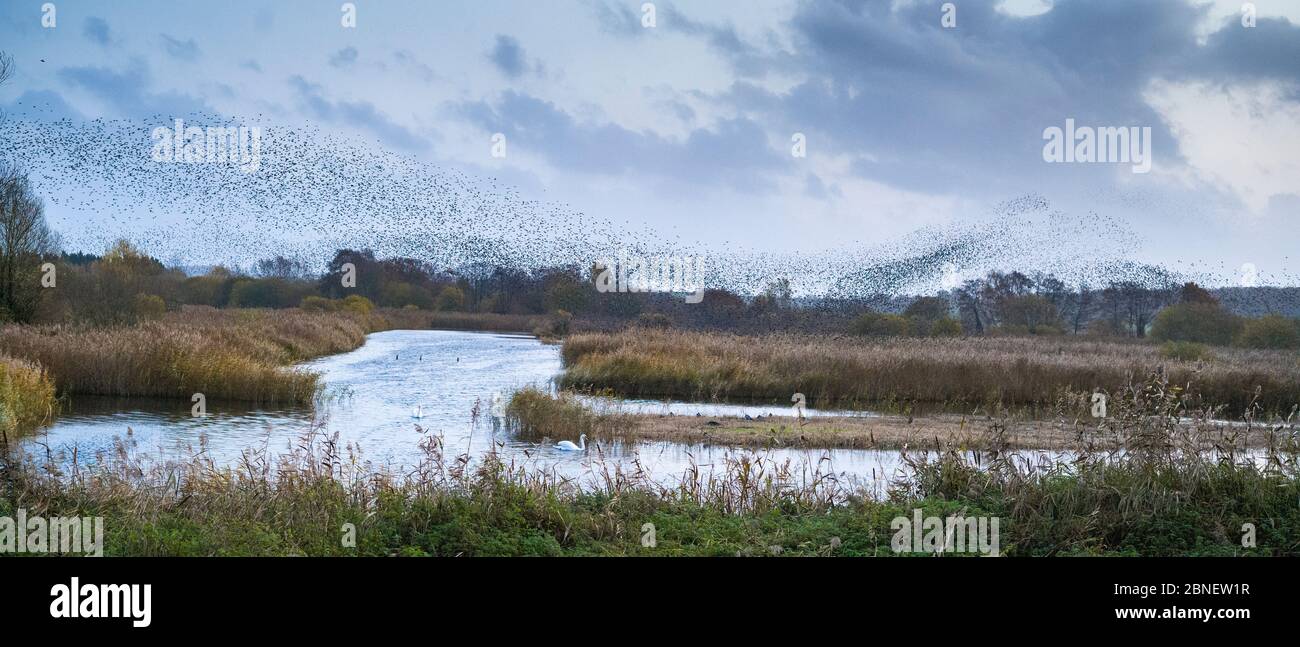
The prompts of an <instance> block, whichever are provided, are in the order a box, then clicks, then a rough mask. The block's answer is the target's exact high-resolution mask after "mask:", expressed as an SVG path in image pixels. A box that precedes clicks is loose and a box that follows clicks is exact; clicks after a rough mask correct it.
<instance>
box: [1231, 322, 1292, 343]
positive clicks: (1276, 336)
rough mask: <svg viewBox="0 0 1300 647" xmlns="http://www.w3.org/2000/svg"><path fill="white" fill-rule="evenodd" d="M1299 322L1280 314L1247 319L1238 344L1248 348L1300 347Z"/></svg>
mask: <svg viewBox="0 0 1300 647" xmlns="http://www.w3.org/2000/svg"><path fill="white" fill-rule="evenodd" d="M1298 323H1300V322H1297V321H1296V320H1295V319H1287V318H1286V317H1283V316H1280V315H1268V316H1264V317H1260V318H1259V319H1247V320H1246V323H1245V324H1244V325H1243V326H1242V328H1241V332H1240V333H1239V334H1238V335H1237V345H1238V346H1245V347H1246V348H1275V349H1290V348H1300V325H1297V324H1298Z"/></svg>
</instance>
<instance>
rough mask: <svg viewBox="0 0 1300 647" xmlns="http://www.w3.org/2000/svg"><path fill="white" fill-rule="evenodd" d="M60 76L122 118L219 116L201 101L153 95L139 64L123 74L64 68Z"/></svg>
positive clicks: (170, 94) (146, 73)
mask: <svg viewBox="0 0 1300 647" xmlns="http://www.w3.org/2000/svg"><path fill="white" fill-rule="evenodd" d="M57 76H58V78H59V79H60V80H62V81H63V82H64V83H66V84H67V85H69V86H71V87H74V88H77V89H80V90H83V91H85V92H88V93H90V94H91V95H93V96H95V97H96V98H97V99H99V100H100V101H103V102H104V103H106V104H107V105H109V106H110V107H112V108H113V109H114V110H116V111H117V112H118V114H119V115H121V116H123V117H128V118H130V117H146V116H163V117H166V118H171V117H194V116H200V117H202V116H210V115H213V114H216V113H215V111H214V110H213V109H212V108H211V107H210V106H208V105H207V104H206V103H204V102H203V101H202V100H201V99H196V98H194V97H191V96H189V95H187V94H181V93H178V92H162V93H154V92H150V91H149V87H150V85H151V77H150V72H149V68H148V66H147V65H145V64H144V63H143V62H141V61H138V60H137V61H133V62H132V64H131V65H130V66H129V67H128V68H127V69H125V70H123V71H120V72H119V71H115V70H112V69H109V68H103V67H93V66H84V67H65V68H62V69H60V70H59V71H58V73H57Z"/></svg>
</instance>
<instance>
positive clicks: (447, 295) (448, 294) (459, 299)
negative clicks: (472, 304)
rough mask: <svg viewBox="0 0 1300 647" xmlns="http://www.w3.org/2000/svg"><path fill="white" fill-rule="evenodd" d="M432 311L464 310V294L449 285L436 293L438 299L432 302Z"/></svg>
mask: <svg viewBox="0 0 1300 647" xmlns="http://www.w3.org/2000/svg"><path fill="white" fill-rule="evenodd" d="M433 309H434V310H437V311H439V312H447V311H448V310H464V309H465V293H464V292H462V291H461V289H460V288H458V287H456V286H454V285H449V286H447V287H445V288H443V289H442V292H439V293H438V298H436V299H434V300H433Z"/></svg>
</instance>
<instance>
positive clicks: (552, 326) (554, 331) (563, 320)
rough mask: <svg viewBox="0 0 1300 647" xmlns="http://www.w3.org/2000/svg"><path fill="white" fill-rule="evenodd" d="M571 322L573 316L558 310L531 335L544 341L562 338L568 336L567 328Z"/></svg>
mask: <svg viewBox="0 0 1300 647" xmlns="http://www.w3.org/2000/svg"><path fill="white" fill-rule="evenodd" d="M572 321H573V315H571V314H569V313H567V312H565V311H563V310H559V311H557V312H556V313H555V314H553V315H551V316H550V317H547V318H546V319H545V320H544V321H543V322H542V323H541V324H540V325H538V326H537V327H536V328H534V329H533V334H534V335H536V336H538V337H541V338H544V339H545V338H555V337H563V336H565V335H567V334H569V326H570V324H571V323H572Z"/></svg>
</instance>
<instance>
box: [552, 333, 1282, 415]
mask: <svg viewBox="0 0 1300 647" xmlns="http://www.w3.org/2000/svg"><path fill="white" fill-rule="evenodd" d="M562 357H563V360H564V364H565V368H566V371H565V374H564V376H563V377H562V382H561V383H562V386H564V387H566V388H573V389H579V390H588V389H595V390H602V389H607V390H611V391H613V392H614V393H617V394H619V395H623V396H629V397H646V398H678V399H702V400H731V401H755V402H768V403H788V402H789V401H790V397H791V395H792V394H793V393H796V392H798V393H803V394H804V395H805V396H806V397H807V400H808V404H809V406H815V407H822V408H830V407H842V408H850V409H869V408H879V407H881V406H882V403H883V404H888V403H896V404H897V403H903V404H906V403H916V402H922V403H945V404H948V405H952V406H963V407H966V406H977V407H985V408H988V409H992V410H996V409H998V408H1002V407H1015V406H1025V405H1038V406H1052V405H1054V403H1055V402H1057V401H1058V400H1059V399H1060V398H1062V397H1065V396H1067V395H1068V394H1070V393H1073V392H1092V391H1094V390H1104V391H1112V390H1116V389H1118V388H1119V387H1121V386H1122V385H1124V384H1127V383H1129V382H1130V381H1132V380H1133V379H1135V378H1140V376H1143V375H1147V374H1148V373H1150V372H1151V371H1157V370H1158V371H1162V372H1163V374H1165V375H1166V376H1167V377H1168V378H1169V380H1170V381H1171V382H1173V383H1176V384H1188V383H1195V385H1196V391H1195V392H1194V393H1192V394H1190V395H1191V396H1193V397H1198V398H1200V402H1204V403H1214V404H1216V405H1223V407H1224V410H1225V411H1226V412H1227V413H1229V414H1231V415H1239V414H1241V413H1243V412H1244V411H1245V409H1246V407H1247V406H1248V405H1250V404H1252V403H1254V404H1255V405H1258V406H1261V407H1263V408H1264V410H1266V411H1269V412H1273V413H1279V414H1285V413H1286V412H1287V411H1289V410H1290V409H1291V408H1292V407H1293V406H1295V405H1296V404H1297V403H1300V354H1297V353H1295V352H1292V351H1263V350H1247V349H1227V348H1224V349H1215V353H1214V355H1213V357H1212V358H1211V359H1208V360H1207V359H1198V360H1194V361H1193V360H1180V359H1178V358H1171V357H1166V356H1164V355H1162V354H1161V349H1160V347H1159V346H1155V345H1148V344H1140V343H1123V342H1113V341H1100V340H1088V339H1067V338H1059V337H1057V338H1042V337H1035V338H1009V337H971V338H955V339H912V338H883V339H863V338H856V337H827V336H816V337H814V336H803V335H767V336H739V335H728V334H718V333H706V332H686V331H660V330H647V329H633V330H629V331H624V332H621V333H614V334H593V333H577V334H573V335H570V336H568V337H567V338H566V339H565V340H564V346H563V350H562Z"/></svg>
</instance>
